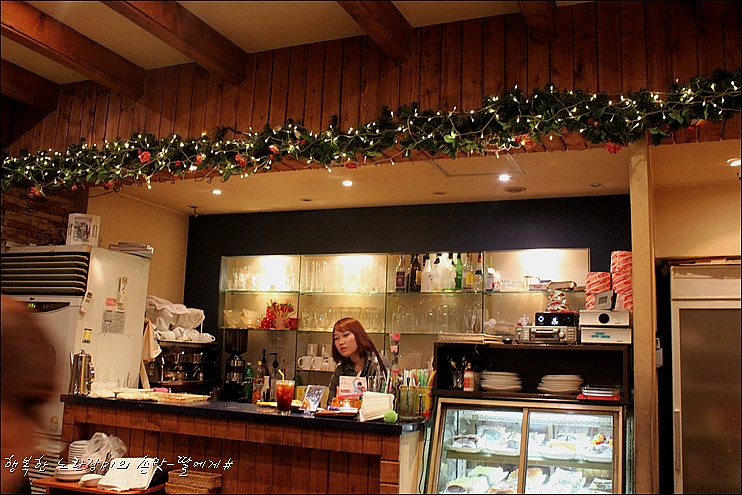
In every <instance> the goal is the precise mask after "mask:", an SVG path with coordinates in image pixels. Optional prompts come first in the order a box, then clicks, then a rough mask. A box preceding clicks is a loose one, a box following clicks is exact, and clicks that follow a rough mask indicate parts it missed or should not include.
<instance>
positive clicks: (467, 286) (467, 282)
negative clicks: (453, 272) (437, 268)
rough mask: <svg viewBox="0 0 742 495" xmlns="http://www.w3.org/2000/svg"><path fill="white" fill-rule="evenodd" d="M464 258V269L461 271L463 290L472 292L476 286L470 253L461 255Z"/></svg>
mask: <svg viewBox="0 0 742 495" xmlns="http://www.w3.org/2000/svg"><path fill="white" fill-rule="evenodd" d="M461 256H462V257H463V267H462V271H461V290H462V291H464V292H471V291H472V287H473V286H474V270H473V268H472V266H471V259H470V258H469V253H461Z"/></svg>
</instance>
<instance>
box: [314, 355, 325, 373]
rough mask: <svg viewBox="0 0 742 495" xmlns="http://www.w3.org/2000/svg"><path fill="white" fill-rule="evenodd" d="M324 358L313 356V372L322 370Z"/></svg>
mask: <svg viewBox="0 0 742 495" xmlns="http://www.w3.org/2000/svg"><path fill="white" fill-rule="evenodd" d="M322 359H323V358H322V356H313V357H312V369H313V370H321V369H322Z"/></svg>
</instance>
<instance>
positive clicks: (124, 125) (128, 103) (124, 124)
mask: <svg viewBox="0 0 742 495" xmlns="http://www.w3.org/2000/svg"><path fill="white" fill-rule="evenodd" d="M119 102H120V103H121V104H120V105H119V121H118V129H117V130H116V136H118V137H120V138H121V139H129V137H131V133H132V119H133V118H134V104H135V102H134V100H132V99H131V98H130V97H128V96H124V95H121V99H120V100H119Z"/></svg>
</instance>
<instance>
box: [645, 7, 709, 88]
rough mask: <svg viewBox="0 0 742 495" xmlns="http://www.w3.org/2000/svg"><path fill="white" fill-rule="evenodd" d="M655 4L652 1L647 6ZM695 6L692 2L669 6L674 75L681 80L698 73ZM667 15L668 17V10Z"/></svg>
mask: <svg viewBox="0 0 742 495" xmlns="http://www.w3.org/2000/svg"><path fill="white" fill-rule="evenodd" d="M662 3H664V2H662ZM654 4H655V2H652V3H650V5H648V6H647V7H648V8H649V7H650V6H654ZM693 8H694V7H693V3H692V2H673V4H672V6H668V11H669V14H670V15H669V17H670V26H671V28H672V31H671V40H672V54H673V57H672V68H673V73H672V77H673V78H675V79H678V80H680V81H688V80H690V79H692V78H693V77H695V76H697V75H698V44H697V38H696V21H695V19H694V17H693ZM665 16H666V17H667V12H666V13H665ZM657 83H658V84H659V81H657Z"/></svg>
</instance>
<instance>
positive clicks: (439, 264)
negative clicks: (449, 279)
mask: <svg viewBox="0 0 742 495" xmlns="http://www.w3.org/2000/svg"><path fill="white" fill-rule="evenodd" d="M431 256H432V254H431ZM445 272H446V263H445V262H444V260H443V255H442V254H441V253H436V254H435V261H433V287H432V289H431V290H432V291H433V292H440V291H441V290H443V280H444V279H445V278H446V275H445Z"/></svg>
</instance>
